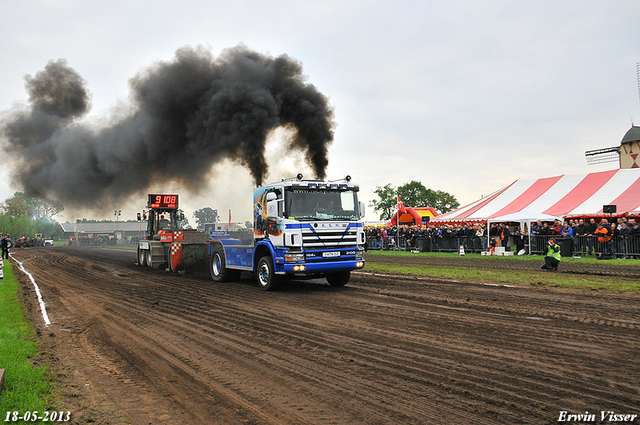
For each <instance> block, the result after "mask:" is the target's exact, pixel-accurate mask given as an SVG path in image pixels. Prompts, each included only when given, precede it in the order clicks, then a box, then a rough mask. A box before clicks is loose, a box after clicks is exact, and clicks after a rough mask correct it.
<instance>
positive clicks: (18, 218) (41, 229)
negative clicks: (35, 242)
mask: <svg viewBox="0 0 640 425" xmlns="http://www.w3.org/2000/svg"><path fill="white" fill-rule="evenodd" d="M0 209H1V210H2V213H1V214H0V233H4V234H8V235H10V236H11V237H12V238H17V237H20V236H21V235H27V237H30V238H32V237H34V236H35V235H36V233H41V234H42V235H43V236H44V237H45V238H47V239H49V238H57V237H61V236H62V235H63V232H62V229H61V228H60V225H59V224H58V223H57V222H56V221H54V220H52V217H53V216H54V215H56V214H58V213H60V212H61V211H62V210H63V208H62V205H61V204H59V203H56V202H53V201H49V200H46V199H38V198H29V197H27V196H25V194H24V193H22V192H15V193H14V194H13V196H12V197H11V198H8V199H6V200H5V201H4V202H3V203H2V204H0Z"/></svg>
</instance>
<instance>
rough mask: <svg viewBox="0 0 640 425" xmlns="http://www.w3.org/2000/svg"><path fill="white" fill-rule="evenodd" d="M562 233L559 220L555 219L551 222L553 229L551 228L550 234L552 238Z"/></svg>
mask: <svg viewBox="0 0 640 425" xmlns="http://www.w3.org/2000/svg"><path fill="white" fill-rule="evenodd" d="M561 232H562V224H560V220H558V219H556V220H555V221H554V222H553V227H552V228H551V234H552V235H553V236H559V235H560V233H561Z"/></svg>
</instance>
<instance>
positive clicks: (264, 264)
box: [256, 255, 280, 291]
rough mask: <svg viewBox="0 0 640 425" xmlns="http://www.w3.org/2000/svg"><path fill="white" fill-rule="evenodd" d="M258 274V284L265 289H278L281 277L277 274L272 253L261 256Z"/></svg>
mask: <svg viewBox="0 0 640 425" xmlns="http://www.w3.org/2000/svg"><path fill="white" fill-rule="evenodd" d="M256 273H257V274H258V285H259V286H260V289H262V290H263V291H273V290H274V289H277V287H278V285H279V283H280V279H279V277H278V276H276V273H275V270H274V269H273V258H271V256H270V255H265V256H264V257H260V260H258V268H257V269H256Z"/></svg>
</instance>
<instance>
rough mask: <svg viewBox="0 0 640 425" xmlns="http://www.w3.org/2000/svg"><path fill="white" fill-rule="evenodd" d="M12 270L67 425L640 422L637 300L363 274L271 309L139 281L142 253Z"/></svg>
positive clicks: (56, 258)
mask: <svg viewBox="0 0 640 425" xmlns="http://www.w3.org/2000/svg"><path fill="white" fill-rule="evenodd" d="M13 254H14V256H15V257H16V258H17V259H18V260H20V261H23V262H24V266H25V267H26V269H27V270H28V271H29V272H31V273H32V274H33V276H34V278H35V279H36V281H37V282H38V284H39V285H40V288H41V290H42V292H43V296H44V299H45V301H46V303H47V309H48V313H49V317H50V319H51V321H52V325H50V326H49V327H45V326H44V324H43V321H42V317H41V316H40V315H39V314H40V312H39V310H38V306H37V303H35V295H34V291H33V289H32V287H31V284H30V283H28V282H27V280H26V279H25V278H23V277H21V281H22V282H23V287H24V289H23V295H24V296H25V299H26V300H28V303H29V306H30V310H31V313H32V317H33V319H34V322H35V323H36V327H37V329H38V332H39V334H40V336H41V338H42V340H43V347H44V349H45V350H46V351H47V352H48V353H49V357H50V361H51V362H52V363H53V364H54V370H55V371H56V373H57V374H58V375H59V378H60V380H61V382H63V384H64V388H63V394H62V397H63V398H64V400H65V403H66V407H65V410H70V411H71V412H72V420H73V422H72V423H88V422H93V423H108V424H122V423H133V424H218V423H220V424H222V423H224V424H227V423H230V424H304V423H308V424H385V425H386V424H391V423H402V424H505V423H514V424H515V423H517V424H543V423H558V418H559V414H560V411H568V412H569V413H575V414H584V413H585V411H589V412H591V413H596V415H597V417H598V421H599V419H600V411H601V410H605V411H609V410H613V411H616V413H623V414H634V413H635V414H640V373H639V372H640V357H639V356H638V353H639V352H640V338H639V337H638V336H639V335H640V332H639V328H640V307H639V301H640V296H638V295H629V294H613V295H612V294H603V293H598V292H574V291H567V290H560V289H554V288H524V287H523V288H514V287H497V286H487V285H480V284H478V285H472V284H458V283H451V282H437V281H429V280H416V279H404V278H398V277H380V276H372V275H369V274H358V275H354V276H352V281H351V282H350V283H349V285H348V286H346V287H344V288H332V287H329V286H324V285H321V284H320V282H314V281H311V282H297V283H288V284H285V285H284V287H283V288H282V289H281V290H280V291H278V292H273V293H266V292H263V291H260V290H259V289H258V287H257V284H255V282H254V279H253V276H250V275H247V276H246V277H245V278H244V279H243V281H242V282H239V283H225V284H214V283H213V282H212V281H211V280H210V279H208V278H207V277H206V276H200V277H198V276H188V275H175V274H167V273H164V272H160V271H151V270H148V269H141V268H138V267H135V266H134V264H133V263H134V261H135V253H134V252H132V251H118V250H107V249H105V250H101V249H84V250H82V249H71V248H56V249H52V248H50V249H24V250H14V252H13ZM14 270H15V271H16V274H17V275H18V274H19V273H18V272H17V270H18V268H17V267H14ZM571 423H576V422H571ZM590 423H593V422H590ZM596 423H601V422H596ZM635 423H640V422H638V419H637V418H636V421H635Z"/></svg>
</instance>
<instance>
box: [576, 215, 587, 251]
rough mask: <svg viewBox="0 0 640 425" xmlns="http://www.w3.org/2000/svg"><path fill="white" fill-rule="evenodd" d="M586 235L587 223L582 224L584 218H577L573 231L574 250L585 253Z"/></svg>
mask: <svg viewBox="0 0 640 425" xmlns="http://www.w3.org/2000/svg"><path fill="white" fill-rule="evenodd" d="M586 235H587V225H586V224H584V220H583V219H580V220H578V225H577V226H576V231H575V232H574V233H573V236H574V243H575V247H576V252H579V253H586V246H587V244H586V240H585V239H586Z"/></svg>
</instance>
